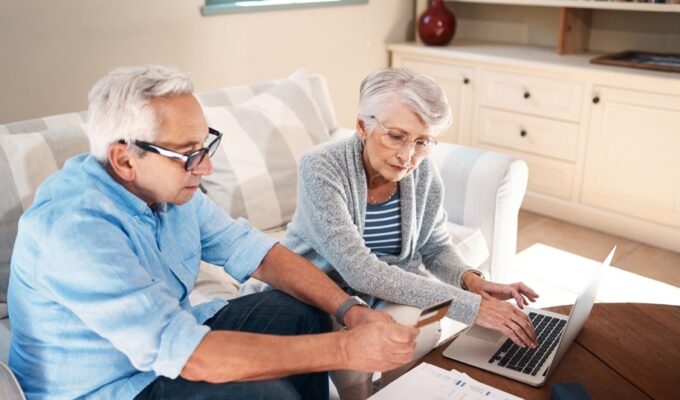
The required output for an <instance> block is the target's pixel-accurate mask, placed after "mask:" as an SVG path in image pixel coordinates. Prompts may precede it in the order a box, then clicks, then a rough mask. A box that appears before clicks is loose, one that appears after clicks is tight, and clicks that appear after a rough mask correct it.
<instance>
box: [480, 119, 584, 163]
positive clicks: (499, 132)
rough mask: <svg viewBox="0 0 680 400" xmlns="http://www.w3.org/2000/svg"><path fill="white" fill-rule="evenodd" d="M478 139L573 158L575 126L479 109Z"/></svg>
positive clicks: (537, 152)
mask: <svg viewBox="0 0 680 400" xmlns="http://www.w3.org/2000/svg"><path fill="white" fill-rule="evenodd" d="M479 124H480V125H479V131H478V139H479V140H480V141H482V142H485V143H489V144H492V145H497V146H503V147H509V148H511V149H516V150H521V151H526V152H530V153H534V154H537V155H543V156H549V157H555V158H561V159H563V160H566V161H574V160H575V159H576V146H577V143H578V125H577V124H574V123H569V122H561V121H556V120H552V119H546V118H539V117H532V116H529V115H526V114H517V113H510V112H507V111H499V110H494V109H491V108H486V107H481V108H480V111H479Z"/></svg>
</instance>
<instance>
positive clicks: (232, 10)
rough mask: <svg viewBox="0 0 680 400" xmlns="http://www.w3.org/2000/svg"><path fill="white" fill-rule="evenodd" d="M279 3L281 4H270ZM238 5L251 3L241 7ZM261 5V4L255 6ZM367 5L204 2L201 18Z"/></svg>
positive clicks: (358, 0)
mask: <svg viewBox="0 0 680 400" xmlns="http://www.w3.org/2000/svg"><path fill="white" fill-rule="evenodd" d="M273 2H281V3H282V4H271V3H273ZM239 3H252V4H251V5H243V4H239ZM257 3H263V4H257ZM359 4H368V0H205V5H203V6H202V7H201V14H202V15H203V16H210V15H219V14H237V13H250V12H261V11H278V10H293V9H301V8H320V7H336V6H348V5H359Z"/></svg>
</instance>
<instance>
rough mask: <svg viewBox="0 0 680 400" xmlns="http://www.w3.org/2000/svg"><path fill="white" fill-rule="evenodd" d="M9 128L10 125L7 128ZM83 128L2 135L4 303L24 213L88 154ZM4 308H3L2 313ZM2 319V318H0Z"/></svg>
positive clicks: (0, 294) (0, 286)
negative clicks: (49, 183) (74, 160)
mask: <svg viewBox="0 0 680 400" xmlns="http://www.w3.org/2000/svg"><path fill="white" fill-rule="evenodd" d="M6 126H7V125H6ZM88 149H89V144H88V141H87V136H86V135H85V132H84V130H83V128H82V126H81V125H71V126H70V127H68V128H63V129H55V130H46V131H41V132H34V133H24V134H20V135H0V181H1V182H2V186H3V187H2V191H1V192H0V303H5V302H6V301H7V283H8V279H9V261H10V257H11V254H12V247H14V240H15V238H16V234H17V222H18V221H19V217H20V216H21V213H22V212H23V211H24V210H25V209H26V208H28V207H29V206H30V205H31V202H32V201H33V195H34V194H35V191H36V190H37V188H38V186H40V184H41V183H42V182H43V180H45V178H47V177H48V176H49V175H50V174H52V173H53V172H55V171H56V170H57V169H59V168H61V167H62V165H64V162H65V161H66V160H67V159H68V158H70V157H72V156H74V155H76V154H80V153H84V152H86V151H88ZM2 311H3V307H0V312H2ZM1 317H2V315H0V318H1Z"/></svg>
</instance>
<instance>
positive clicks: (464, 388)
mask: <svg viewBox="0 0 680 400" xmlns="http://www.w3.org/2000/svg"><path fill="white" fill-rule="evenodd" d="M370 399H371V400H402V399H403V400H412V399H431V400H449V399H465V400H477V399H486V400H517V399H520V398H519V397H517V396H513V395H511V394H509V393H506V392H503V391H502V390H498V389H496V388H494V387H492V386H489V385H485V384H483V383H481V382H478V381H476V380H474V379H472V378H471V377H469V376H468V375H466V374H464V373H461V372H458V371H456V370H452V371H448V370H445V369H443V368H440V367H437V366H434V365H432V364H428V363H422V364H420V365H418V366H417V367H415V368H413V369H412V370H410V371H409V372H407V373H405V374H404V375H402V376H401V377H399V378H398V379H397V380H395V381H394V382H392V383H391V384H390V385H388V386H387V387H385V388H384V389H382V390H380V391H379V392H378V393H376V394H375V395H373V396H371V397H370Z"/></svg>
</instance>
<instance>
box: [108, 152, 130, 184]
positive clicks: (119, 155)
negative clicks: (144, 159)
mask: <svg viewBox="0 0 680 400" xmlns="http://www.w3.org/2000/svg"><path fill="white" fill-rule="evenodd" d="M107 157H108V160H109V168H110V169H111V170H112V171H113V172H114V173H115V174H116V176H117V177H118V178H119V179H122V180H123V181H125V182H132V181H134V180H135V178H136V177H137V163H136V160H135V159H134V158H132V156H131V154H130V150H128V145H127V144H124V143H112V144H110V145H109V150H108V152H107Z"/></svg>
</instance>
